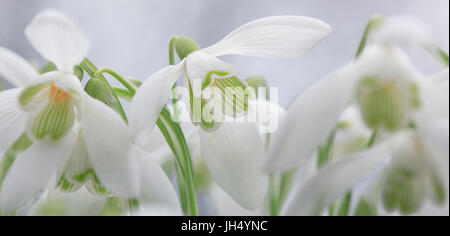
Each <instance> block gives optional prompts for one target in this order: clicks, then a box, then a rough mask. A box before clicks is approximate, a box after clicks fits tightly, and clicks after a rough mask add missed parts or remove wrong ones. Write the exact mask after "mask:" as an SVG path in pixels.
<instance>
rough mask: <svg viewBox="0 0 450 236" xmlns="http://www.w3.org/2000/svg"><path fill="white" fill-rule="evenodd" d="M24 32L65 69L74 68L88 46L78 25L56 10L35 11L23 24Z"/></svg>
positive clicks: (44, 54) (34, 43) (54, 61)
mask: <svg viewBox="0 0 450 236" xmlns="http://www.w3.org/2000/svg"><path fill="white" fill-rule="evenodd" d="M25 34H26V36H27V38H28V40H29V41H30V43H31V44H32V45H33V47H34V48H35V49H36V50H37V51H38V52H39V53H40V54H41V55H42V56H43V57H44V58H45V59H47V60H49V61H51V62H53V63H55V65H56V67H57V68H58V69H59V70H60V71H63V72H66V73H72V72H73V69H74V67H75V66H76V65H77V64H79V63H80V62H81V61H82V60H83V59H84V57H86V56H87V54H88V51H89V48H90V43H89V40H88V39H87V37H86V36H85V35H84V33H83V32H82V31H81V30H80V29H79V27H78V26H77V25H76V24H75V23H74V22H73V21H72V20H71V19H69V18H68V17H67V16H65V15H64V14H62V13H61V12H59V11H56V10H45V11H43V12H41V13H40V14H38V15H37V16H36V17H35V18H34V19H33V21H32V22H31V24H30V25H29V26H28V27H27V28H26V30H25Z"/></svg>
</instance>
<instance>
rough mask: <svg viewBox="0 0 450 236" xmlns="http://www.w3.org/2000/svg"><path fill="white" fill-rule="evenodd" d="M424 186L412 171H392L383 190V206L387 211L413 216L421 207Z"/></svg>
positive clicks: (402, 169)
mask: <svg viewBox="0 0 450 236" xmlns="http://www.w3.org/2000/svg"><path fill="white" fill-rule="evenodd" d="M424 198H425V186H424V183H423V181H422V179H421V178H420V176H418V175H417V174H416V173H415V172H414V171H412V170H409V169H406V168H397V169H394V170H392V171H391V172H390V173H389V175H388V177H387V179H386V184H385V185H384V188H383V205H384V207H385V209H386V210H387V211H391V212H392V211H395V210H399V211H400V212H401V213H402V214H404V215H409V214H413V213H414V212H416V211H417V210H418V209H419V208H420V206H421V205H422V203H423V201H424Z"/></svg>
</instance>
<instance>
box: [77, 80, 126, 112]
mask: <svg viewBox="0 0 450 236" xmlns="http://www.w3.org/2000/svg"><path fill="white" fill-rule="evenodd" d="M84 90H85V91H86V92H87V93H88V94H89V95H90V96H91V97H93V98H95V99H97V100H100V101H102V102H104V103H105V104H106V105H108V106H109V107H111V108H112V109H113V110H114V111H116V112H117V113H118V114H120V113H121V112H122V107H121V105H120V103H119V99H118V98H117V96H116V95H115V94H114V91H113V90H112V88H111V86H110V85H109V84H108V82H106V81H105V80H104V79H102V78H98V77H92V78H91V79H90V80H89V81H88V82H87V84H86V87H85V88H84Z"/></svg>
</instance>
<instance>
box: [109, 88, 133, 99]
mask: <svg viewBox="0 0 450 236" xmlns="http://www.w3.org/2000/svg"><path fill="white" fill-rule="evenodd" d="M112 89H113V91H114V93H115V94H116V95H117V96H118V97H119V98H123V99H126V100H131V99H133V94H132V93H131V92H130V91H129V90H128V89H123V88H116V87H113V88H112Z"/></svg>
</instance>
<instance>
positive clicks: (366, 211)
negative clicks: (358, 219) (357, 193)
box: [354, 197, 378, 216]
mask: <svg viewBox="0 0 450 236" xmlns="http://www.w3.org/2000/svg"><path fill="white" fill-rule="evenodd" d="M354 215H355V216H377V215H378V213H377V209H376V206H372V205H370V203H369V202H368V201H366V199H365V198H364V197H362V198H361V199H360V200H359V203H358V206H357V207H356V211H355V214H354Z"/></svg>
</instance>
